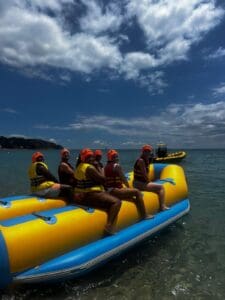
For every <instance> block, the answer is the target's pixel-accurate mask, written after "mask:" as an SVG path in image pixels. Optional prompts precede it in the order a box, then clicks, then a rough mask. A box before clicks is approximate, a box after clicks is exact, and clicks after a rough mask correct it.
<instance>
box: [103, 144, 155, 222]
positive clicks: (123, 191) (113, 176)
mask: <svg viewBox="0 0 225 300" xmlns="http://www.w3.org/2000/svg"><path fill="white" fill-rule="evenodd" d="M107 158H108V161H107V164H106V166H105V168H104V172H105V177H106V189H107V191H108V193H110V195H113V196H115V197H118V198H119V199H121V200H123V199H124V200H130V201H132V202H134V203H135V205H136V206H137V209H138V211H139V213H140V217H141V219H149V218H152V217H153V216H152V215H147V213H146V211H145V206H144V201H143V196H142V193H141V192H140V191H139V190H138V189H135V188H130V187H129V184H128V181H127V179H126V177H125V175H124V173H123V170H122V167H121V166H120V164H119V154H118V152H117V151H116V150H113V149H112V150H109V151H108V153H107ZM123 184H124V185H125V186H126V187H123Z"/></svg>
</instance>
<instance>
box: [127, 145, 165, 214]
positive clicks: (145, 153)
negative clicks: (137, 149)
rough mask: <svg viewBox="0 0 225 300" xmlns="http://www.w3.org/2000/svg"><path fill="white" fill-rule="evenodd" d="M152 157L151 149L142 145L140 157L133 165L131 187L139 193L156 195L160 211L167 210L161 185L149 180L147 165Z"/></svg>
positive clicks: (149, 146)
mask: <svg viewBox="0 0 225 300" xmlns="http://www.w3.org/2000/svg"><path fill="white" fill-rule="evenodd" d="M152 157H153V147H152V146H151V145H144V146H143V147H142V153H141V156H140V157H139V158H138V159H137V160H136V162H135V164H134V181H133V186H134V187H135V188H137V189H139V190H141V191H148V192H153V193H156V194H157V195H158V197H159V209H160V211H163V210H167V209H169V207H167V206H166V205H165V191H164V187H163V185H162V184H158V183H154V182H151V181H150V180H149V176H148V174H149V164H150V162H151V160H152Z"/></svg>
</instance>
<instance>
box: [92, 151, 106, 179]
mask: <svg viewBox="0 0 225 300" xmlns="http://www.w3.org/2000/svg"><path fill="white" fill-rule="evenodd" d="M94 157H95V160H94V163H93V165H94V166H95V168H96V169H97V170H98V171H99V172H101V173H102V174H104V166H103V163H102V162H101V159H102V151H101V150H98V149H97V150H95V151H94Z"/></svg>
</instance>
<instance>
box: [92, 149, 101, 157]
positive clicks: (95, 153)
mask: <svg viewBox="0 0 225 300" xmlns="http://www.w3.org/2000/svg"><path fill="white" fill-rule="evenodd" d="M94 156H95V157H96V156H102V151H101V150H95V152H94Z"/></svg>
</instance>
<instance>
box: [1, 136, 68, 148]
mask: <svg viewBox="0 0 225 300" xmlns="http://www.w3.org/2000/svg"><path fill="white" fill-rule="evenodd" d="M0 148H2V149H62V148H63V147H62V146H61V145H57V144H56V143H53V142H49V141H44V140H41V139H27V138H23V137H4V136H0Z"/></svg>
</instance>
